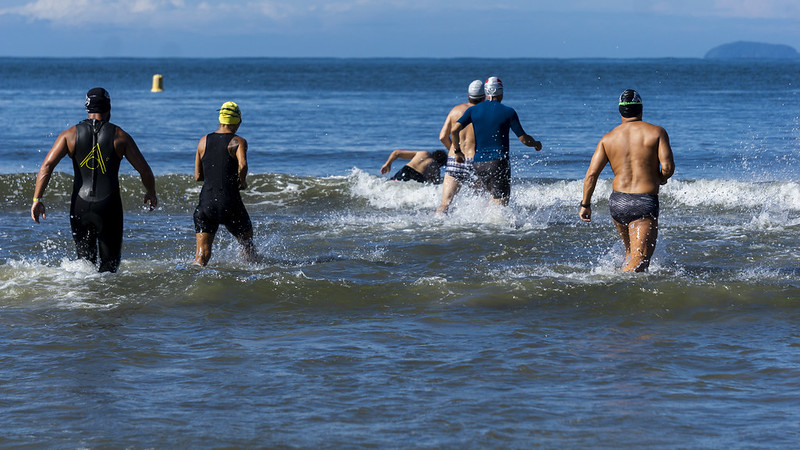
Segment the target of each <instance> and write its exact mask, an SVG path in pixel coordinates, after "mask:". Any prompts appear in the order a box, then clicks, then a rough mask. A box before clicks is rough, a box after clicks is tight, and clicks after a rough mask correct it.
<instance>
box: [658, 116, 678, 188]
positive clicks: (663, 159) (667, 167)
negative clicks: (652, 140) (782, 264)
mask: <svg viewBox="0 0 800 450" xmlns="http://www.w3.org/2000/svg"><path fill="white" fill-rule="evenodd" d="M658 162H659V164H661V184H667V180H668V179H669V178H670V177H671V176H672V174H674V173H675V161H674V160H673V159H672V147H670V145H669V135H668V134H667V132H666V130H664V129H663V128H662V129H661V136H659V139H658Z"/></svg>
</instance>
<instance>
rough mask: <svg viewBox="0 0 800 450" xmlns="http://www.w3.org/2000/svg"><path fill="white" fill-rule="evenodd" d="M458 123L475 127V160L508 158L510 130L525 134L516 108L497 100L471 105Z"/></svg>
mask: <svg viewBox="0 0 800 450" xmlns="http://www.w3.org/2000/svg"><path fill="white" fill-rule="evenodd" d="M458 123H460V124H461V125H463V126H465V127H466V126H467V125H469V124H472V127H473V128H474V129H475V162H483V161H496V160H500V159H508V130H509V129H510V130H512V131H513V132H514V134H516V135H517V137H520V136H522V135H524V134H525V130H523V129H522V125H521V124H520V123H519V117H517V112H516V111H514V108H509V107H508V106H505V105H503V104H502V103H500V102H496V101H488V100H487V101H484V102H480V103H478V104H477V105H475V106H471V107H470V108H469V109H467V110H466V111H464V115H463V116H461V118H460V119H458Z"/></svg>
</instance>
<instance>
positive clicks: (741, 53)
mask: <svg viewBox="0 0 800 450" xmlns="http://www.w3.org/2000/svg"><path fill="white" fill-rule="evenodd" d="M705 57H706V59H800V53H797V50H795V49H794V47H790V46H788V45H781V44H764V43H762V42H744V41H739V42H732V43H730V44H723V45H720V46H719V47H714V48H712V49H711V50H709V51H708V53H706V56H705Z"/></svg>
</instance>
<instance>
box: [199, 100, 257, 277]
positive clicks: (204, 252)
mask: <svg viewBox="0 0 800 450" xmlns="http://www.w3.org/2000/svg"><path fill="white" fill-rule="evenodd" d="M241 123H242V113H241V110H240V109H239V105H237V104H236V103H234V102H225V103H223V105H222V107H221V108H220V110H219V128H218V129H217V131H215V132H213V133H210V134H208V135H206V136H203V137H202V138H201V139H200V142H199V143H198V144H197V152H196V153H195V160H194V179H195V180H196V181H202V182H203V188H202V189H201V190H200V201H199V203H198V205H197V208H196V209H195V210H194V229H195V233H196V237H197V251H196V253H195V258H194V264H196V265H199V266H205V265H206V264H208V261H209V259H211V246H212V245H213V244H214V237H215V236H216V234H217V230H218V229H219V226H220V225H224V226H225V228H226V229H227V230H228V231H230V232H231V234H233V236H234V237H235V238H236V240H237V241H239V244H241V246H242V256H243V257H244V259H245V260H246V261H247V262H255V261H256V257H257V255H256V248H255V245H254V244H253V224H252V223H251V222H250V215H249V214H247V209H245V207H244V203H243V202H242V196H241V195H240V194H239V191H240V190H244V189H247V141H246V140H245V139H244V138H243V137H241V136H237V135H236V131H237V130H238V129H239V125H241Z"/></svg>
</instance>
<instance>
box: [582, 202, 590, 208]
mask: <svg viewBox="0 0 800 450" xmlns="http://www.w3.org/2000/svg"><path fill="white" fill-rule="evenodd" d="M591 207H592V204H591V203H581V208H591Z"/></svg>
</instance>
